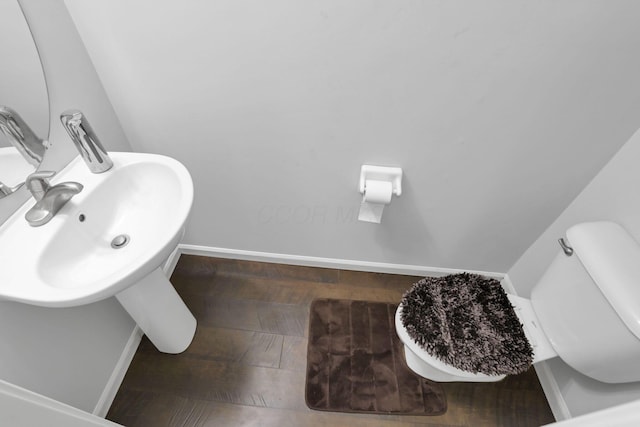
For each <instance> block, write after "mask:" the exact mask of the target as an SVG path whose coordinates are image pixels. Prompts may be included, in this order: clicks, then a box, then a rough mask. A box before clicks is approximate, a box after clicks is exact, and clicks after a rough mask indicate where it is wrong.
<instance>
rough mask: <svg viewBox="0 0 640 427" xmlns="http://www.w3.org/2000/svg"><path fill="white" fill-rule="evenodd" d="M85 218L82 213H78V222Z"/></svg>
mask: <svg viewBox="0 0 640 427" xmlns="http://www.w3.org/2000/svg"><path fill="white" fill-rule="evenodd" d="M85 219H86V216H84V214H80V215H79V216H78V221H80V222H84V220H85Z"/></svg>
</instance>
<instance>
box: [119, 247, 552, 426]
mask: <svg viewBox="0 0 640 427" xmlns="http://www.w3.org/2000/svg"><path fill="white" fill-rule="evenodd" d="M418 279H419V277H411V276H402V275H388V274H378V273H361V272H352V271H343V270H332V269H323V268H312V267H297V266H287V265H281V264H268V263H259V262H249V261H238V260H227V259H216V258H208V257H200V256H185V255H183V256H181V258H180V260H179V262H178V265H177V267H176V269H175V271H174V273H173V275H172V277H171V282H172V283H173V284H174V286H175V288H176V290H177V291H178V293H179V294H180V296H181V297H182V298H183V300H184V301H185V303H186V304H187V306H188V307H189V309H190V310H191V311H192V312H193V314H194V315H195V316H196V318H197V319H198V328H197V331H196V336H195V338H194V340H193V343H192V344H191V346H190V347H189V348H188V349H187V351H185V352H184V353H182V354H179V355H168V354H162V353H159V352H158V351H157V350H156V349H155V348H154V347H153V345H152V344H151V343H150V342H149V341H148V340H147V339H146V337H145V338H143V340H142V343H141V344H140V347H139V348H138V350H137V352H136V354H135V356H134V359H133V362H132V363H131V366H130V368H129V370H128V372H127V374H126V376H125V379H124V381H123V383H122V386H121V387H120V390H119V391H118V394H117V396H116V398H115V400H114V402H113V405H112V406H111V409H110V411H109V413H108V415H107V418H108V419H110V420H112V421H115V422H117V423H120V424H123V425H125V426H129V427H136V426H144V427H147V426H153V427H160V426H180V427H204V426H229V427H234V426H264V427H267V426H278V427H287V426H347V425H348V426H350V427H360V426H380V427H394V426H395V427H400V426H431V427H436V426H441V427H445V426H446V427H454V426H455V427H462V426H469V427H471V426H473V427H483V426H491V427H493V426H508V427H518V426H522V427H526V426H539V425H543V424H547V423H551V422H553V416H552V414H551V411H550V409H549V406H548V404H547V402H546V400H545V397H544V394H543V392H542V389H541V388H540V384H539V383H538V380H537V377H536V375H535V372H534V371H533V369H532V370H530V371H529V372H527V373H525V374H522V375H518V376H513V377H509V378H507V379H505V380H503V381H501V382H498V383H493V384H480V383H478V384H472V383H447V384H444V387H445V390H446V393H447V400H448V405H449V409H448V411H447V413H446V414H444V415H442V416H437V417H429V416H404V415H384V416H374V415H366V414H341V413H330V412H319V411H312V410H310V409H308V408H307V406H306V404H305V402H304V386H305V369H306V347H307V341H306V336H307V325H308V323H307V322H308V316H309V305H310V303H311V301H312V300H313V299H314V298H347V299H360V300H369V301H382V302H395V303H397V302H399V301H400V298H401V296H402V293H403V292H404V291H405V290H407V289H408V288H409V287H410V286H411V285H412V284H413V283H414V282H415V281H416V280H418Z"/></svg>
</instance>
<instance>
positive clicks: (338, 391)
mask: <svg viewBox="0 0 640 427" xmlns="http://www.w3.org/2000/svg"><path fill="white" fill-rule="evenodd" d="M396 307H397V306H396V305H393V304H387V303H379V302H366V301H350V300H333V299H316V300H314V301H313V302H312V303H311V313H310V319H309V345H308V348H307V382H306V391H305V398H306V401H307V406H309V408H311V409H318V410H322V411H336V412H366V413H385V414H411V415H441V414H443V413H444V412H446V410H447V402H446V398H445V395H444V391H443V389H442V387H441V386H440V385H439V384H437V383H434V382H432V381H429V380H427V379H424V378H422V377H420V376H418V375H416V374H414V373H413V372H412V371H411V370H410V369H409V368H408V367H407V365H406V363H405V359H404V352H403V350H402V343H401V342H400V339H399V338H398V336H397V335H396V331H395V324H394V315H395V310H396Z"/></svg>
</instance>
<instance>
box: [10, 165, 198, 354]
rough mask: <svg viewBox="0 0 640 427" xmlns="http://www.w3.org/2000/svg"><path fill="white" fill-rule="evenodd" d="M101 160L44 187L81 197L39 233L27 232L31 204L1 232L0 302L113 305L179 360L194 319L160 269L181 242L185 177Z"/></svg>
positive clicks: (187, 192) (177, 168)
mask: <svg viewBox="0 0 640 427" xmlns="http://www.w3.org/2000/svg"><path fill="white" fill-rule="evenodd" d="M109 154H110V157H111V159H112V160H113V163H114V166H113V168H112V169H110V170H109V171H107V172H104V173H100V174H93V173H91V172H90V171H89V170H88V168H87V166H86V165H85V164H84V163H83V162H82V160H81V159H80V158H76V159H75V160H73V161H72V162H71V163H70V164H69V165H68V166H67V167H66V168H65V169H64V170H63V171H61V172H60V173H58V174H57V175H56V176H55V177H54V178H53V179H52V184H57V183H59V182H64V181H77V182H79V183H81V184H82V185H83V186H84V189H83V190H82V191H81V192H80V193H79V194H77V195H76V196H74V197H73V198H72V199H71V200H70V201H69V202H68V203H67V204H66V205H65V206H64V207H63V208H62V209H61V210H60V211H59V212H58V214H57V215H56V216H55V217H53V218H52V219H51V221H49V222H48V223H47V224H45V225H43V226H40V227H31V226H29V225H28V224H27V221H26V220H25V219H24V214H25V212H26V211H27V210H28V209H29V208H30V207H31V206H32V205H33V204H34V200H33V199H30V200H29V201H27V202H26V203H25V205H24V206H22V207H21V208H20V209H19V210H18V211H17V212H16V213H15V214H14V215H13V216H12V217H11V218H9V220H7V222H5V223H4V224H3V225H2V226H1V227H0V259H1V260H2V267H1V268H0V299H4V300H12V301H18V302H22V303H26V304H32V305H39V306H45V307H72V306H78V305H83V304H88V303H91V302H95V301H99V300H101V299H104V298H108V297H112V296H115V297H116V299H117V300H118V301H119V302H120V303H121V304H122V306H123V307H124V308H125V310H127V312H128V313H129V314H130V315H131V316H132V317H133V319H134V320H135V321H136V322H137V323H138V325H139V326H140V328H141V329H142V330H143V331H144V332H145V334H146V335H147V336H148V338H149V339H150V340H151V341H152V342H153V343H154V344H155V346H156V347H157V348H158V350H160V351H163V352H167V353H179V352H182V351H184V350H185V349H186V348H187V347H188V345H189V344H190V342H191V340H192V338H193V335H194V333H195V328H196V320H195V318H194V317H193V315H192V314H191V313H190V312H189V310H188V309H187V307H186V306H185V305H184V303H183V302H182V300H181V299H180V297H179V296H178V294H177V293H176V291H175V290H174V288H173V286H172V285H171V283H170V282H169V280H168V279H167V278H166V276H165V275H164V273H163V272H162V270H161V268H160V266H161V264H162V263H163V262H164V261H165V260H166V259H167V257H168V256H169V255H170V254H171V252H172V251H173V250H174V249H175V248H176V246H177V244H178V242H179V241H180V239H181V238H182V235H183V233H184V225H185V222H186V220H187V217H188V215H189V212H190V210H191V204H192V202H193V183H192V181H191V176H190V175H189V172H188V171H187V169H186V168H185V167H184V166H183V165H182V164H181V163H180V162H178V161H177V160H174V159H172V158H169V157H165V156H160V155H155V154H142V153H109Z"/></svg>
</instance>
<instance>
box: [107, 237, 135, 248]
mask: <svg viewBox="0 0 640 427" xmlns="http://www.w3.org/2000/svg"><path fill="white" fill-rule="evenodd" d="M130 239H131V238H130V237H129V236H128V235H127V234H120V235H118V236H116V237H114V238H113V240H112V241H111V247H112V248H113V249H120V248H124V247H125V246H127V244H128V243H129V240H130Z"/></svg>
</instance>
